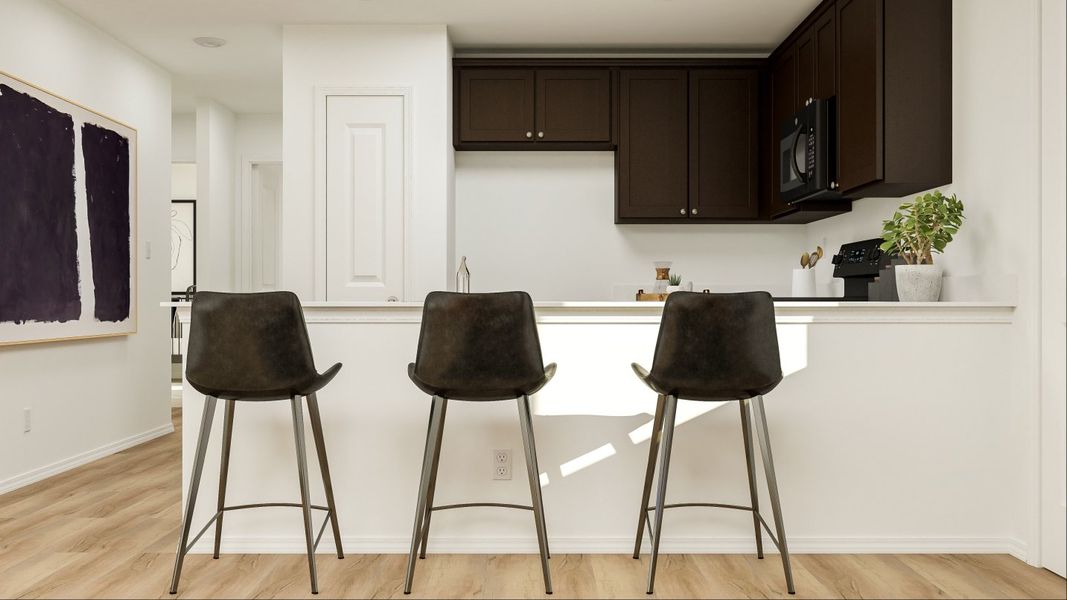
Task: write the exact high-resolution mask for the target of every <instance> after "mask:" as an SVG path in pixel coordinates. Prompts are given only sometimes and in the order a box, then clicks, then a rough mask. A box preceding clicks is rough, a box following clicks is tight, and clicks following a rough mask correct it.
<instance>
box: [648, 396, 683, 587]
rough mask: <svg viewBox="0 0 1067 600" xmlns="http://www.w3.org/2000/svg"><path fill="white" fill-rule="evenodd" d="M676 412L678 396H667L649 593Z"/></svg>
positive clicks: (654, 575)
mask: <svg viewBox="0 0 1067 600" xmlns="http://www.w3.org/2000/svg"><path fill="white" fill-rule="evenodd" d="M677 414H678V398H677V397H676V396H667V402H666V406H665V407H664V414H663V440H662V444H663V448H662V449H661V450H660V459H659V481H658V485H657V489H656V516H655V521H654V522H653V530H652V539H651V540H650V541H651V542H652V560H651V561H650V562H649V564H648V589H646V590H645V593H647V594H651V593H652V591H653V589H654V587H655V585H656V562H657V560H658V559H659V542H660V539H661V538H662V533H663V509H664V507H665V506H666V504H667V473H668V472H669V471H670V468H671V445H672V443H673V442H674V420H675V416H676V415H677Z"/></svg>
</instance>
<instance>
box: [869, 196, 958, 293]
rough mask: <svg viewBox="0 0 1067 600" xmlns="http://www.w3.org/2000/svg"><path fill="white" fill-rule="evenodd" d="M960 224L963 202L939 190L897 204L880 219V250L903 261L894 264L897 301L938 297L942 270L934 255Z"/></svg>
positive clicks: (956, 230)
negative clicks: (892, 211) (893, 209)
mask: <svg viewBox="0 0 1067 600" xmlns="http://www.w3.org/2000/svg"><path fill="white" fill-rule="evenodd" d="M961 225H963V202H962V201H960V200H959V199H958V198H956V195H955V194H953V195H951V196H945V195H944V194H942V193H941V192H940V191H934V192H932V193H926V194H923V195H922V196H917V197H916V198H915V200H914V201H912V202H905V203H903V204H901V205H900V207H899V208H898V209H897V210H896V212H894V213H893V216H892V217H891V218H889V219H887V220H885V221H883V222H882V239H883V240H884V242H883V243H882V250H883V251H885V252H889V253H891V254H896V255H898V256H899V257H900V258H901V259H903V260H904V262H905V264H903V265H897V266H896V267H894V271H895V273H896V280H897V294H898V295H899V297H900V299H901V301H904V302H934V301H937V299H938V298H939V297H940V296H941V277H942V271H941V266H940V265H935V264H934V254H940V253H942V252H944V251H945V247H946V246H948V244H949V242H951V241H952V238H953V237H954V236H955V235H956V233H958V232H959V230H960V226H961Z"/></svg>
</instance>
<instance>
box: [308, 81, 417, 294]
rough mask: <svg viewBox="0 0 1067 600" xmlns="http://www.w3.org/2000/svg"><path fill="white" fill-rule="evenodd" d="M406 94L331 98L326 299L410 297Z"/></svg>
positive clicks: (327, 178)
mask: <svg viewBox="0 0 1067 600" xmlns="http://www.w3.org/2000/svg"><path fill="white" fill-rule="evenodd" d="M405 102H406V100H405V97H404V96H402V95H396V96H389V95H380V96H369V95H368V96H329V97H328V98H327V100H326V299H327V300H386V299H388V297H389V296H396V297H397V298H403V295H404V213H405V211H404V198H405V194H406V190H405V185H406V173H405V171H406V169H407V164H406V156H405V144H406V143H408V135H407V132H406V131H405V128H406V122H405V111H406V110H407V109H408V107H406V106H405Z"/></svg>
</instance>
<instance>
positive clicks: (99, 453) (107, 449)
mask: <svg viewBox="0 0 1067 600" xmlns="http://www.w3.org/2000/svg"><path fill="white" fill-rule="evenodd" d="M173 431H174V424H173V423H167V424H166V425H160V426H159V427H155V428H152V429H149V430H148V431H145V432H142V433H138V434H136V435H132V436H130V437H128V438H125V439H121V440H117V441H114V442H111V443H110V444H104V445H103V446H100V447H99V448H95V449H93V450H89V451H87V452H82V453H81V454H75V455H74V456H71V457H70V458H65V459H63V460H60V461H56V462H54V463H52V464H50V465H45V466H43V467H38V468H36V469H33V470H30V471H27V472H25V473H22V474H21V475H15V476H14V477H9V478H8V479H4V480H2V481H0V494H6V493H8V492H10V491H13V490H17V489H19V488H21V487H25V486H27V485H30V484H31V483H36V482H38V481H41V480H42V479H48V478H49V477H53V476H55V475H59V474H60V473H63V472H65V471H69V470H71V469H74V468H77V467H80V466H82V465H84V464H88V463H91V462H93V461H94V460H99V459H101V458H104V457H105V456H110V455H112V454H115V453H116V452H121V451H123V450H126V449H127V448H132V447H134V446H137V445H140V444H143V443H145V442H148V441H151V440H154V439H156V438H157V437H160V436H163V435H167V434H168V433H172V432H173Z"/></svg>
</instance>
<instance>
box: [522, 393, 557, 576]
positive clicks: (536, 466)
mask: <svg viewBox="0 0 1067 600" xmlns="http://www.w3.org/2000/svg"><path fill="white" fill-rule="evenodd" d="M525 405H526V422H527V423H530V453H531V454H533V461H534V473H536V474H537V499H538V501H539V502H540V503H541V505H542V506H544V504H545V498H544V495H543V493H542V491H541V464H540V463H539V462H538V460H537V440H536V439H535V438H534V435H533V415H532V414H531V412H530V398H529V397H527V398H526V402H525ZM541 532H542V535H543V536H544V538H545V556H546V557H548V558H549V559H551V558H552V549H551V548H549V546H548V524H547V523H546V522H545V519H544V518H543V515H542V519H541Z"/></svg>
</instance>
